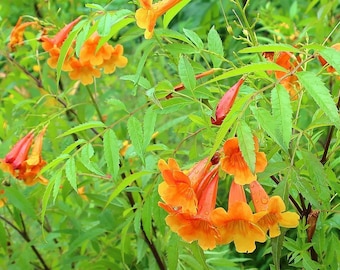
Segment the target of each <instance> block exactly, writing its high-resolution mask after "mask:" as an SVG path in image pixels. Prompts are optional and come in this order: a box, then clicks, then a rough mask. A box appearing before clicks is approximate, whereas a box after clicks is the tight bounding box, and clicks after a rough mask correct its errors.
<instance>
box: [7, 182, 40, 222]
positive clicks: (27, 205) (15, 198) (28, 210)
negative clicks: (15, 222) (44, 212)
mask: <svg viewBox="0 0 340 270" xmlns="http://www.w3.org/2000/svg"><path fill="white" fill-rule="evenodd" d="M4 189H5V194H6V197H7V198H8V201H9V202H10V203H11V204H13V205H14V206H15V207H16V208H17V209H19V210H20V212H22V213H24V214H26V215H27V216H29V217H31V218H32V219H35V217H36V214H35V211H34V207H33V205H32V203H31V202H30V201H29V200H28V199H27V198H26V196H24V194H23V192H22V190H21V191H19V190H18V189H17V187H16V186H11V187H5V188H4Z"/></svg>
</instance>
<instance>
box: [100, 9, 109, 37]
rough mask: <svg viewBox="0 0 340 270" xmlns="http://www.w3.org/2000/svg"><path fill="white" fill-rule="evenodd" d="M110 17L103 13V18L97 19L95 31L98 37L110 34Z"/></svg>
mask: <svg viewBox="0 0 340 270" xmlns="http://www.w3.org/2000/svg"><path fill="white" fill-rule="evenodd" d="M111 16H112V15H111V14H110V13H105V14H104V16H102V17H101V18H100V19H99V22H98V29H97V31H98V34H99V35H100V36H106V35H108V34H109V33H110V30H111Z"/></svg>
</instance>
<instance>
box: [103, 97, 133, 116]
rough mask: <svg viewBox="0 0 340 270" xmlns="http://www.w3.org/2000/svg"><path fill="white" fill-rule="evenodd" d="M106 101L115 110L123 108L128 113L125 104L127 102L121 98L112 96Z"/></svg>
mask: <svg viewBox="0 0 340 270" xmlns="http://www.w3.org/2000/svg"><path fill="white" fill-rule="evenodd" d="M106 103H107V104H108V105H110V106H112V108H111V109H112V110H113V111H119V110H123V111H126V112H127V113H128V112H129V111H128V110H127V108H126V106H125V103H124V102H122V101H121V100H119V99H116V98H110V99H108V100H106Z"/></svg>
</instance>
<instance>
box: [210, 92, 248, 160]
mask: <svg viewBox="0 0 340 270" xmlns="http://www.w3.org/2000/svg"><path fill="white" fill-rule="evenodd" d="M252 95H253V94H248V95H246V96H243V97H241V98H239V99H238V100H236V102H235V103H234V105H233V107H232V108H231V110H230V112H229V113H228V114H227V116H226V118H225V119H224V120H223V123H222V125H221V126H220V128H219V130H218V132H217V134H216V138H215V142H214V145H213V147H212V149H211V151H210V154H209V156H210V157H212V156H213V155H214V154H215V152H216V151H217V150H218V149H219V148H220V145H221V143H222V142H223V140H224V139H225V138H226V135H227V133H228V132H229V130H230V128H231V127H232V125H233V124H234V123H235V121H236V120H237V118H238V117H239V114H240V113H241V112H242V108H243V106H244V104H245V103H246V102H247V100H249V99H250V98H251V96H252Z"/></svg>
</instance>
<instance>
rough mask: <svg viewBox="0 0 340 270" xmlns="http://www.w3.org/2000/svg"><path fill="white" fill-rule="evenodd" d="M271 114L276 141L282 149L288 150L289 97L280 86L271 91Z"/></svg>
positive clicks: (290, 123) (289, 127)
mask: <svg viewBox="0 0 340 270" xmlns="http://www.w3.org/2000/svg"><path fill="white" fill-rule="evenodd" d="M271 102H272V114H273V117H274V121H275V123H276V130H277V133H276V135H277V136H278V138H277V139H278V140H279V141H280V142H281V143H282V145H284V149H288V148H289V142H290V139H291V136H292V125H293V124H292V115H293V112H292V107H291V104H290V97H289V94H288V92H287V91H286V89H285V88H284V87H283V86H282V85H277V86H276V87H275V88H274V89H273V90H272V97H271Z"/></svg>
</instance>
